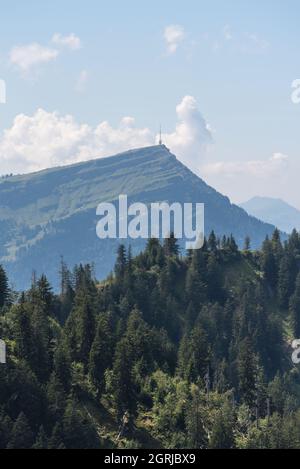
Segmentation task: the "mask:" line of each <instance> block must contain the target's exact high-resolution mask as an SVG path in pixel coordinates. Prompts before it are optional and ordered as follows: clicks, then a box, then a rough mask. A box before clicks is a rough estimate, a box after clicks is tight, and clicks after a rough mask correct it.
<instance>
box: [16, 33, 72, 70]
mask: <svg viewBox="0 0 300 469" xmlns="http://www.w3.org/2000/svg"><path fill="white" fill-rule="evenodd" d="M51 42H52V44H54V45H56V47H55V48H53V47H48V46H43V45H41V44H38V43H37V42H33V43H31V44H25V45H19V46H15V47H13V48H12V49H11V51H10V53H9V62H10V63H11V65H13V66H15V67H17V68H18V69H19V70H20V71H21V72H22V73H25V74H28V72H29V71H31V69H32V68H36V67H37V66H38V65H41V64H45V63H48V62H52V61H53V60H55V59H56V58H57V57H58V56H59V55H60V53H61V52H60V50H59V49H58V48H59V47H65V48H68V49H71V50H78V49H80V48H81V40H80V38H79V37H77V36H75V34H73V33H72V34H69V35H68V36H63V35H61V34H58V33H56V34H54V36H53V38H52V41H51Z"/></svg>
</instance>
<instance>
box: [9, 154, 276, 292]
mask: <svg viewBox="0 0 300 469" xmlns="http://www.w3.org/2000/svg"><path fill="white" fill-rule="evenodd" d="M119 194H127V195H128V197H129V201H130V202H132V201H139V202H144V203H149V202H159V201H169V202H170V203H171V202H175V201H177V202H194V203H196V202H202V203H205V206H206V207H205V223H206V233H208V232H210V231H211V230H212V229H214V230H215V232H216V233H217V234H219V235H223V234H227V235H230V234H231V233H233V234H234V236H235V237H236V239H237V241H238V242H239V244H242V243H243V240H244V238H245V237H246V235H249V236H250V237H251V239H252V246H254V247H255V246H259V245H260V244H261V243H262V241H263V239H264V238H265V236H266V235H267V234H271V232H272V231H273V229H274V227H273V226H271V225H268V224H265V223H263V222H261V221H259V220H257V219H255V218H253V217H250V216H249V215H248V214H247V213H246V212H245V211H244V210H243V209H241V208H239V207H237V206H236V205H232V204H231V203H230V201H229V199H228V198H227V197H224V196H223V195H221V194H219V193H218V192H217V191H215V190H214V189H213V188H211V187H209V186H208V185H207V184H206V183H205V182H204V181H202V180H201V179H200V178H198V177H197V176H196V175H195V174H193V173H192V172H191V171H190V170H189V169H187V168H186V167H185V166H184V165H182V164H181V163H180V162H179V161H178V160H177V159H176V157H175V156H174V155H172V154H171V153H170V152H169V151H168V149H167V148H166V147H165V146H153V147H148V148H143V149H138V150H132V151H129V152H126V153H122V154H120V155H117V156H113V157H110V158H106V159H98V160H92V161H89V162H85V163H80V164H76V165H72V166H68V167H61V168H54V169H49V170H46V171H41V172H38V173H34V174H29V175H22V176H14V177H11V178H7V179H3V180H1V181H0V223H1V237H0V263H2V264H4V266H5V267H6V269H7V271H8V273H9V276H10V278H12V279H13V281H14V284H15V287H17V288H24V287H26V286H28V282H29V280H30V278H31V274H32V270H36V271H37V273H38V274H40V273H42V272H46V273H47V275H48V276H49V278H50V280H51V281H52V282H54V283H55V279H56V277H57V271H58V268H59V259H60V256H61V255H63V256H64V259H65V261H66V262H67V263H68V264H69V265H74V264H75V263H80V262H83V263H86V262H90V263H94V264H95V270H96V274H97V276H98V277H99V278H103V277H104V276H106V275H107V274H108V273H109V272H110V270H111V269H112V267H113V264H114V260H115V252H116V249H117V244H118V242H117V241H115V240H109V241H100V240H99V239H98V238H97V236H96V230H95V227H96V223H97V221H98V218H97V216H96V207H97V205H98V204H99V203H100V202H103V201H114V200H117V198H118V196H119ZM131 244H132V245H133V248H134V251H135V252H136V251H138V250H139V249H141V248H142V247H143V245H144V242H142V241H136V242H134V243H132V242H131Z"/></svg>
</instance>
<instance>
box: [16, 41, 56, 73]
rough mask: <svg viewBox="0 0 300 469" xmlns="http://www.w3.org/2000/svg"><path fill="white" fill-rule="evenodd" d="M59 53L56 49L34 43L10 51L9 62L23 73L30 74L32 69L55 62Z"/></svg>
mask: <svg viewBox="0 0 300 469" xmlns="http://www.w3.org/2000/svg"><path fill="white" fill-rule="evenodd" d="M58 54H59V52H58V51H57V50H55V49H52V48H49V47H44V46H41V45H40V44H38V43H32V44H28V45H24V46H16V47H13V49H12V50H11V51H10V55H9V60H10V63H11V64H12V65H15V66H16V67H18V68H19V69H20V70H21V71H22V72H28V71H29V70H30V69H31V68H32V67H34V66H36V65H39V64H42V63H47V62H51V61H52V60H55V59H56V58H57V56H58Z"/></svg>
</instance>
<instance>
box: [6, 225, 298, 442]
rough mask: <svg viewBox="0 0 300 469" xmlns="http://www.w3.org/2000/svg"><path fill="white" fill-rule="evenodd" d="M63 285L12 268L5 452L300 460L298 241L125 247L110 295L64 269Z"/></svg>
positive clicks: (276, 237)
mask: <svg viewBox="0 0 300 469" xmlns="http://www.w3.org/2000/svg"><path fill="white" fill-rule="evenodd" d="M60 283H61V289H60V290H61V291H60V292H59V293H55V292H53V290H52V288H51V285H50V284H49V282H48V280H47V278H46V276H45V275H42V276H41V277H40V278H36V276H34V277H33V280H32V286H31V288H30V289H29V290H28V291H26V292H22V293H16V292H13V291H11V290H10V289H9V281H8V279H7V276H6V273H5V271H4V269H3V268H0V337H1V338H2V339H3V340H5V342H6V344H7V359H8V361H7V364H6V365H0V448H7V449H15V448H19V449H22V448H33V449H65V448H71V449H72V448H78V449H80V448H104V447H105V448H138V447H158V448H193V449H194V448H195V449H196V448H200V449H206V448H217V449H218V448H224V449H227V448H242V449H246V448H300V410H299V409H300V381H299V368H297V367H295V366H294V365H293V363H292V362H291V359H290V356H291V353H290V349H289V344H290V343H291V341H292V340H293V339H295V338H300V235H299V233H297V232H296V231H294V232H293V233H292V235H291V236H290V238H289V240H288V241H286V242H284V243H283V242H282V241H281V239H280V233H279V231H277V230H276V231H275V232H274V234H273V236H272V238H270V239H269V238H267V239H266V240H265V242H264V244H263V246H262V249H261V250H259V251H252V250H251V241H250V239H246V240H245V246H244V249H243V250H239V248H238V246H237V244H236V241H235V239H234V237H233V236H230V237H224V238H222V239H219V238H218V237H217V236H216V235H215V234H214V233H213V232H212V233H211V234H210V236H209V237H208V238H207V239H206V240H205V243H204V247H203V249H201V250H197V251H190V252H188V253H186V255H182V254H181V253H180V249H179V247H178V243H177V240H176V239H175V238H174V236H173V235H171V236H170V238H169V239H167V240H165V241H164V242H163V243H161V242H160V241H159V240H157V239H150V240H149V241H148V243H147V246H146V248H145V250H144V251H143V252H142V253H140V254H139V255H137V256H135V257H134V256H133V255H132V252H131V249H129V250H128V251H127V250H126V249H125V247H124V246H122V245H121V246H120V247H119V249H118V253H117V260H116V264H115V269H114V272H112V274H111V275H110V276H109V277H108V278H107V279H106V280H105V281H101V282H99V281H97V280H96V278H95V275H94V272H93V268H92V266H90V265H79V266H76V267H75V268H74V269H73V270H70V269H69V267H68V266H67V265H66V264H65V263H64V261H63V260H62V262H61V269H60Z"/></svg>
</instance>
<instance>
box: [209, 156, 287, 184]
mask: <svg viewBox="0 0 300 469" xmlns="http://www.w3.org/2000/svg"><path fill="white" fill-rule="evenodd" d="M288 159H289V158H288V156H287V155H284V154H283V153H274V154H273V155H272V156H271V157H270V158H269V159H267V160H251V161H234V162H233V161H231V162H225V161H224V162H217V163H210V164H207V165H204V166H203V167H202V172H203V173H204V174H205V175H221V176H224V177H229V178H235V177H236V176H243V175H246V176H254V177H256V178H262V179H268V178H269V177H270V176H272V175H276V174H279V173H280V172H282V171H284V170H285V169H286V168H287V166H288Z"/></svg>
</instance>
